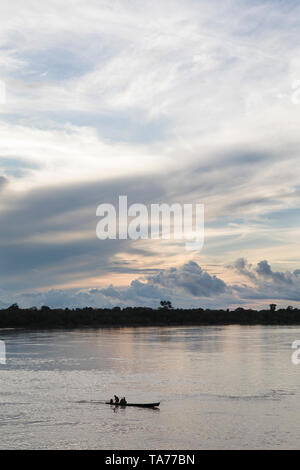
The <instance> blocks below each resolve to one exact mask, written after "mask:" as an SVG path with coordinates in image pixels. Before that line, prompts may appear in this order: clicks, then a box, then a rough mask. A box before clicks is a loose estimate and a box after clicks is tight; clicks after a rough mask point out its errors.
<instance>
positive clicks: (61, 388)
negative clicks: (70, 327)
mask: <svg viewBox="0 0 300 470" xmlns="http://www.w3.org/2000/svg"><path fill="white" fill-rule="evenodd" d="M0 339H1V340H4V341H5V343H6V348H7V364H6V365H0V384H1V385H0V410H1V413H0V425H1V441H0V442H1V444H0V446H1V449H114V448H115V449H224V448H228V449H232V448H233V449H234V448H244V449H247V448H252V449H253V448H264V449H268V448H269V449H279V448H282V449H283V448H294V449H296V448H299V447H300V365H299V366H295V365H293V364H292V362H291V354H292V352H293V350H292V349H291V344H292V342H293V341H294V340H296V339H299V340H300V328H295V327H266V326H254V327H253V326H252V327H245V326H241V327H240V326H225V327H172V328H169V327H164V328H158V327H155V328H149V327H148V328H123V329H99V330H74V331H16V330H0ZM114 393H116V394H118V395H125V396H126V397H127V399H128V401H141V402H147V401H161V407H160V410H157V411H155V410H151V409H150V410H149V409H142V408H141V409H138V408H125V409H117V410H115V411H114V410H113V409H112V408H111V407H110V406H107V405H103V404H101V403H96V402H97V401H101V400H103V399H107V398H110V397H111V396H112V395H113V394H114Z"/></svg>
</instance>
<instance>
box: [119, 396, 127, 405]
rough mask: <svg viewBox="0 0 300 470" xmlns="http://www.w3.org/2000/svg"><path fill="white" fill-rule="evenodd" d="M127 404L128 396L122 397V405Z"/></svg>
mask: <svg viewBox="0 0 300 470" xmlns="http://www.w3.org/2000/svg"><path fill="white" fill-rule="evenodd" d="M126 404H127V401H126V398H125V397H123V398H121V400H120V405H126Z"/></svg>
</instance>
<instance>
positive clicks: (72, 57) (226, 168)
mask: <svg viewBox="0 0 300 470" xmlns="http://www.w3.org/2000/svg"><path fill="white" fill-rule="evenodd" d="M299 27H300V5H299V2H298V1H292V0H284V1H283V0H265V1H263V0H262V1H256V0H251V1H249V0H234V1H232V0H231V1H228V0H225V1H223V2H219V1H216V0H212V1H209V2H208V1H203V0H185V1H184V2H183V1H181V0H164V1H163V2H162V1H161V0H151V1H148V0H144V1H143V2H141V1H138V0H122V1H112V0H109V1H108V0H107V1H104V0H97V1H96V0H85V1H83V0H69V1H68V2H61V1H58V0H49V1H48V2H47V3H45V2H40V1H37V0H27V1H26V2H23V1H21V0H10V2H2V3H1V4H0V80H1V86H2V88H3V86H4V87H5V97H4V98H3V96H2V95H3V94H2V95H1V99H0V191H1V199H0V201H1V202H0V226H1V230H0V307H1V306H6V305H9V304H10V303H13V302H18V303H19V305H21V306H33V305H36V306H40V305H49V306H51V307H81V306H86V305H88V306H93V307H96V306H99V307H104V306H107V307H110V306H115V305H119V306H121V307H125V306H127V305H135V306H151V307H157V306H158V305H159V302H160V300H161V299H167V300H171V301H172V302H173V305H174V306H177V307H204V308H236V307H238V306H243V307H253V308H264V307H266V306H268V305H269V303H271V302H272V303H273V302H275V303H277V304H278V305H279V306H287V305H294V306H297V305H298V306H299V305H300V251H299V235H300V223H299V222H300V211H299V206H300V202H299V201H300V198H299V196H300V172H299V152H300V132H299V123H300V37H299ZM119 195H127V196H128V201H129V202H130V203H143V204H145V205H146V206H147V207H149V206H150V204H155V203H156V204H157V203H166V204H172V203H180V204H185V203H189V204H197V203H201V204H204V206H205V242H204V247H203V249H201V250H198V251H197V250H196V251H187V250H186V249H185V244H184V241H182V240H153V239H148V240H130V239H127V240H120V239H116V240H99V239H97V237H96V225H97V222H98V218H97V217H96V208H97V206H98V205H99V204H102V203H111V204H117V201H118V197H119Z"/></svg>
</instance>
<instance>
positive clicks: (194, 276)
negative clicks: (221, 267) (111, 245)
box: [147, 261, 226, 297]
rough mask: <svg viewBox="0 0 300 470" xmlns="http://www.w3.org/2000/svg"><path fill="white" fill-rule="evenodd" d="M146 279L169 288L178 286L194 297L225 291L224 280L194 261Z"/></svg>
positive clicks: (208, 295) (209, 295)
mask: <svg viewBox="0 0 300 470" xmlns="http://www.w3.org/2000/svg"><path fill="white" fill-rule="evenodd" d="M147 281H148V282H150V283H153V284H155V285H160V286H163V287H168V288H171V289H176V288H180V289H182V290H184V291H185V292H187V293H189V294H191V295H193V296H195V297H211V296H213V295H219V294H222V293H224V292H225V291H226V284H225V283H224V281H222V280H221V279H219V278H218V277H216V276H210V275H209V274H208V273H207V272H206V271H204V270H203V269H202V268H201V267H200V266H199V265H198V264H197V263H195V262H194V261H190V262H189V263H186V264H184V265H183V266H181V267H179V268H170V269H168V270H164V271H160V273H158V274H156V275H155V276H148V277H147Z"/></svg>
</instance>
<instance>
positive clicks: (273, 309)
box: [270, 304, 277, 312]
mask: <svg viewBox="0 0 300 470" xmlns="http://www.w3.org/2000/svg"><path fill="white" fill-rule="evenodd" d="M276 307H277V305H276V304H270V310H271V312H275V310H276Z"/></svg>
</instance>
